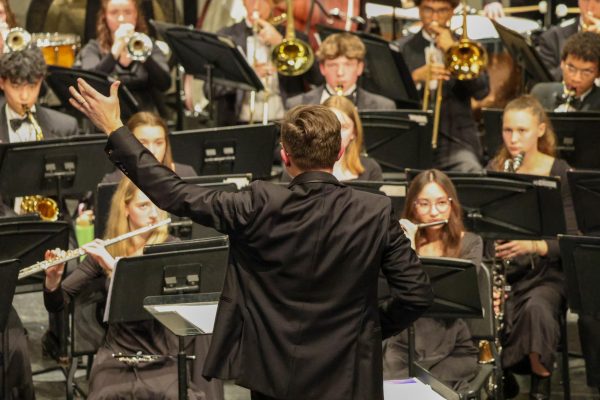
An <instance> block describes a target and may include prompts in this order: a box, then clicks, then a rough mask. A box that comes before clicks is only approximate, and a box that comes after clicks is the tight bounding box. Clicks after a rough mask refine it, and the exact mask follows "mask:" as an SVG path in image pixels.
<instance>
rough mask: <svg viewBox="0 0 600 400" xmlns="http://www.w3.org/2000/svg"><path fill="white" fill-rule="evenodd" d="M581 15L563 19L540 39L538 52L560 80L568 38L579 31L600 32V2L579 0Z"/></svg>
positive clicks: (556, 78)
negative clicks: (564, 49) (564, 48)
mask: <svg viewBox="0 0 600 400" xmlns="http://www.w3.org/2000/svg"><path fill="white" fill-rule="evenodd" d="M577 5H578V6H579V10H580V13H581V14H580V17H578V18H571V19H568V20H566V21H563V22H562V23H561V24H560V25H557V26H553V27H551V28H550V29H548V30H547V31H546V32H544V33H543V34H542V35H541V36H540V37H539V39H538V52H539V54H540V57H541V59H542V62H543V63H544V65H545V66H546V68H548V70H549V71H550V73H551V74H552V76H553V77H554V79H555V80H556V81H558V82H560V80H561V79H562V77H563V72H564V71H563V70H562V68H561V60H562V54H563V47H564V46H565V44H566V42H567V40H568V39H569V38H570V37H571V36H573V35H574V34H576V33H577V32H594V33H600V2H598V1H597V0H578V2H577Z"/></svg>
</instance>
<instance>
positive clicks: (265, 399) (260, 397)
mask: <svg viewBox="0 0 600 400" xmlns="http://www.w3.org/2000/svg"><path fill="white" fill-rule="evenodd" d="M250 394H251V397H250V398H251V400H279V399H276V398H275V397H269V396H266V395H264V394H262V393H259V392H255V391H254V390H252V391H251V392H250Z"/></svg>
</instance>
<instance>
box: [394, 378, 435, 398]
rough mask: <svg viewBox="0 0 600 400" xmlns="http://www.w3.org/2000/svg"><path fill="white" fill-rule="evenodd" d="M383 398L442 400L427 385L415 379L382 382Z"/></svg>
mask: <svg viewBox="0 0 600 400" xmlns="http://www.w3.org/2000/svg"><path fill="white" fill-rule="evenodd" d="M383 397H384V399H385V400H401V399H419V400H442V399H443V397H442V396H440V395H439V394H437V393H436V392H434V391H433V390H432V389H431V387H430V386H429V385H426V384H424V383H423V382H421V381H420V380H418V379H416V378H409V379H401V380H393V381H383Z"/></svg>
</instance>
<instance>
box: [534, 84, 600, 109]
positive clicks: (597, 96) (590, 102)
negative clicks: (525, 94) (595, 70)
mask: <svg viewBox="0 0 600 400" xmlns="http://www.w3.org/2000/svg"><path fill="white" fill-rule="evenodd" d="M564 91H565V87H564V85H563V84H562V83H559V82H545V83H538V84H537V85H535V86H534V87H533V89H532V90H531V95H532V96H534V97H535V98H536V99H538V101H539V102H540V103H542V106H543V107H544V109H545V110H547V111H554V110H555V109H556V107H558V106H559V105H561V104H562V103H564V101H562V100H561V99H560V96H561V95H562V94H563V93H564ZM574 106H575V108H576V109H577V111H596V112H600V88H598V87H597V86H596V85H594V86H592V90H591V91H590V93H588V94H587V96H585V97H584V98H583V101H581V103H580V104H574Z"/></svg>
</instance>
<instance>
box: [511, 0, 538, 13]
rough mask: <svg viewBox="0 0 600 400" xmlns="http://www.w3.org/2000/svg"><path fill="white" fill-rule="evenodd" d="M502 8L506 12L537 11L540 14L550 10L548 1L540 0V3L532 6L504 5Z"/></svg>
mask: <svg viewBox="0 0 600 400" xmlns="http://www.w3.org/2000/svg"><path fill="white" fill-rule="evenodd" d="M502 10H503V11H504V14H519V13H526V12H536V11H537V12H539V13H540V14H546V13H547V12H548V2H546V1H540V2H539V3H538V4H532V5H530V6H517V7H504V8H503V9H502Z"/></svg>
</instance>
